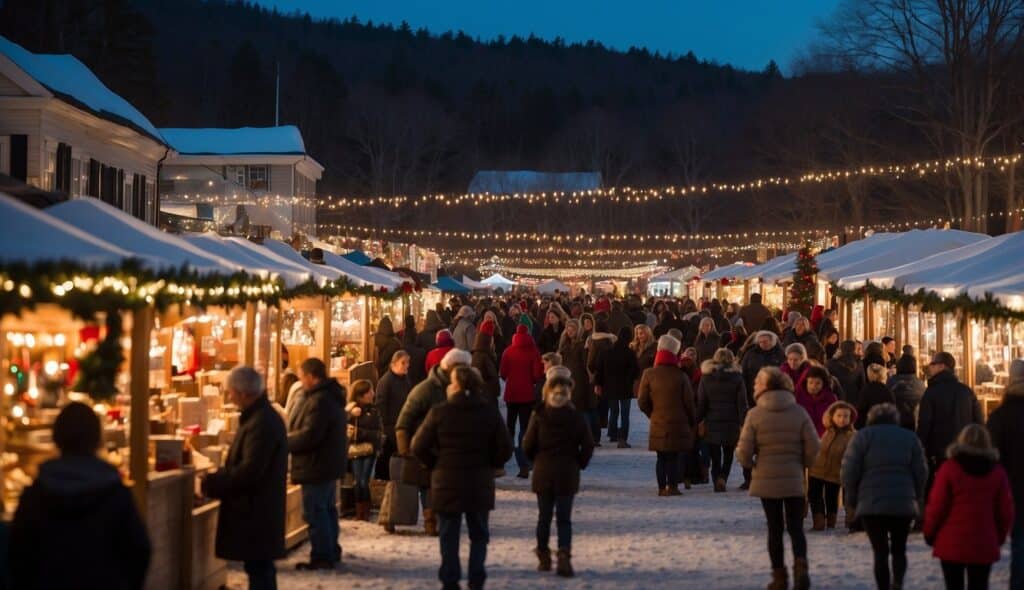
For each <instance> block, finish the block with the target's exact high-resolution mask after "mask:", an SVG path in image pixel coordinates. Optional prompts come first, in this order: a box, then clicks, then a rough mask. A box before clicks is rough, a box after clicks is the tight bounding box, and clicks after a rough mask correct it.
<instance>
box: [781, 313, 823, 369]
mask: <svg viewBox="0 0 1024 590" xmlns="http://www.w3.org/2000/svg"><path fill="white" fill-rule="evenodd" d="M790 344H803V345H804V348H805V349H807V358H809V359H811V360H814V361H817V362H819V363H824V362H825V348H824V347H823V346H822V345H821V342H819V341H818V336H817V335H816V334H815V333H814V330H812V329H811V321H810V320H808V319H807V318H804V317H801V318H797V319H796V321H794V322H793V329H792V330H789V331H788V332H786V337H785V338H784V339H783V341H782V345H783V346H789V345H790Z"/></svg>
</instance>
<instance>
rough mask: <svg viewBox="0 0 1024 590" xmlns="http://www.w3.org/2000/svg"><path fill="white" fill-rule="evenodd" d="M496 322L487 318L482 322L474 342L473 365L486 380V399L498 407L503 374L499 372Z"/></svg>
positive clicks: (484, 389) (484, 392)
mask: <svg viewBox="0 0 1024 590" xmlns="http://www.w3.org/2000/svg"><path fill="white" fill-rule="evenodd" d="M494 329H495V324H494V322H492V321H490V320H487V321H484V322H483V323H481V324H480V328H479V329H477V331H476V342H474V343H473V351H472V352H473V367H474V368H475V369H476V370H477V371H480V377H481V378H482V379H483V380H484V387H483V395H484V399H486V400H488V401H489V402H491V403H493V404H494V407H498V398H499V397H501V376H500V375H499V374H498V358H497V355H496V352H495V348H494V347H495V342H494Z"/></svg>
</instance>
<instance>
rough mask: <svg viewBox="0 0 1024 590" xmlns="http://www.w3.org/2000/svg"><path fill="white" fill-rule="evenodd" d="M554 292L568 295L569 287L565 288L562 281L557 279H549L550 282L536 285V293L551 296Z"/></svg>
mask: <svg viewBox="0 0 1024 590" xmlns="http://www.w3.org/2000/svg"><path fill="white" fill-rule="evenodd" d="M555 291H561V292H562V293H568V292H569V287H567V286H566V285H565V283H563V282H562V281H560V280H558V279H550V280H547V281H544V282H543V283H541V284H539V285H537V292H538V293H543V294H545V295H551V294H553V293H554V292H555Z"/></svg>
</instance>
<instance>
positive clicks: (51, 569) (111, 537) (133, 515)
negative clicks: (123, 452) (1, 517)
mask: <svg viewBox="0 0 1024 590" xmlns="http://www.w3.org/2000/svg"><path fill="white" fill-rule="evenodd" d="M283 508H284V505H283V504H282V510H283ZM281 540H282V544H283V542H284V538H283V537H282V539H281ZM149 554H150V545H149V536H148V535H147V534H146V527H145V526H144V525H143V524H142V520H141V519H140V518H139V513H138V511H137V510H136V509H135V502H134V500H132V494H131V492H130V491H128V488H126V487H125V486H124V484H122V483H121V477H120V475H118V473H117V470H116V469H114V468H113V467H111V466H110V465H109V464H107V463H106V462H104V461H101V460H100V459H97V458H96V457H87V456H86V457H76V456H70V457H69V456H65V457H61V458H59V459H54V460H52V461H47V462H46V463H43V465H42V467H41V469H40V471H39V477H38V478H36V481H35V482H34V483H33V484H32V485H31V486H29V488H28V489H26V490H25V492H24V493H23V494H22V495H21V500H20V501H19V502H18V510H17V512H16V513H15V515H14V521H13V522H12V523H11V536H10V562H9V563H10V574H11V581H12V586H11V587H12V588H18V589H25V590H49V589H50V588H111V589H117V590H136V589H139V588H142V584H143V581H144V580H145V577H146V568H147V566H148V565H149ZM3 575H4V576H6V575H7V572H4V574H3Z"/></svg>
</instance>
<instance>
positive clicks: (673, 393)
mask: <svg viewBox="0 0 1024 590" xmlns="http://www.w3.org/2000/svg"><path fill="white" fill-rule="evenodd" d="M679 347H680V344H679V340H677V339H675V338H673V337H672V336H668V335H665V336H662V337H661V338H660V339H659V340H658V352H657V355H656V356H655V358H654V366H653V367H651V368H650V369H647V370H646V371H644V373H643V376H641V377H640V391H639V395H638V397H637V406H638V407H639V408H640V411H641V412H643V413H644V415H646V416H647V417H648V418H650V420H651V427H650V435H649V441H648V449H649V450H651V451H654V452H655V453H657V455H658V460H657V464H656V466H655V472H656V476H657V479H658V495H659V496H679V495H682V492H680V491H679V479H680V474H679V467H680V465H681V464H682V462H681V461H680V458H679V456H680V453H688V452H690V451H692V450H693V447H694V444H695V443H696V436H697V408H696V404H695V401H694V395H693V387H692V386H691V385H690V380H689V379H687V378H686V374H685V373H683V371H682V370H681V369H680V368H679Z"/></svg>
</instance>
